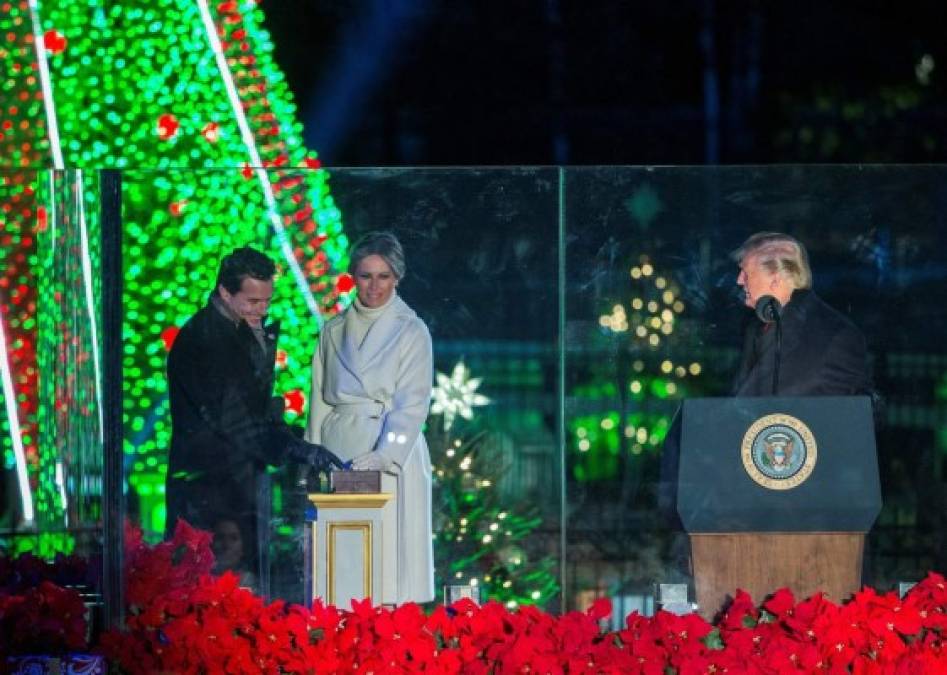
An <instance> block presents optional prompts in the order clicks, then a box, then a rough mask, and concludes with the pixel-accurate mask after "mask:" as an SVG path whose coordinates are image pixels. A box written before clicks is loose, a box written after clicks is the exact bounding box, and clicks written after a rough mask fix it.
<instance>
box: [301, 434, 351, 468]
mask: <svg viewBox="0 0 947 675" xmlns="http://www.w3.org/2000/svg"><path fill="white" fill-rule="evenodd" d="M289 456H290V458H292V459H293V460H294V461H297V462H299V463H300V464H308V465H309V466H311V467H312V468H313V469H314V470H315V471H316V472H318V473H329V472H330V471H332V469H333V468H335V469H344V468H345V463H344V462H343V461H342V460H341V459H339V458H338V457H336V455H335V453H334V452H332V451H331V450H329V449H328V448H327V447H325V446H324V445H319V444H317V443H308V442H307V441H302V440H297V441H295V442H294V443H292V444H291V445H290V448H289Z"/></svg>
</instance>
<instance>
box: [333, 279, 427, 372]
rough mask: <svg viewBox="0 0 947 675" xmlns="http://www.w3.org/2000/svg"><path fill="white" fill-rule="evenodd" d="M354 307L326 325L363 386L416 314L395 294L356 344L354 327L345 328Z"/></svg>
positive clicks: (337, 351) (343, 359) (352, 314)
mask: <svg viewBox="0 0 947 675" xmlns="http://www.w3.org/2000/svg"><path fill="white" fill-rule="evenodd" d="M355 311H356V310H355V308H353V307H349V309H347V310H346V312H345V314H343V315H342V317H341V320H340V321H335V322H333V323H332V324H331V325H329V326H327V330H326V333H327V337H328V338H329V340H330V341H331V343H332V346H333V348H334V351H335V352H336V354H338V356H339V360H340V361H341V362H342V365H343V366H344V367H345V369H346V370H348V371H349V372H351V373H352V375H354V376H355V377H356V378H358V380H359V381H360V382H361V383H362V385H363V386H364V385H365V380H364V376H365V375H366V374H367V373H368V371H369V369H370V368H371V367H372V366H373V365H374V363H375V362H376V361H377V360H378V358H379V357H380V356H381V355H382V354H383V353H385V352H386V351H387V350H388V349H389V348H390V346H391V345H392V344H394V343H395V342H396V341H397V339H398V336H399V335H400V334H401V332H402V331H403V330H404V329H405V327H406V326H407V325H408V323H409V321H410V320H411V319H412V318H413V317H414V316H416V315H415V313H414V310H412V309H411V308H410V307H408V305H407V303H405V301H404V300H402V299H401V297H400V296H395V298H394V300H392V302H391V305H390V306H389V307H388V308H387V309H386V310H385V311H384V312H383V313H382V314H381V315H380V316H379V317H378V318H377V319H375V322H374V323H373V324H372V326H371V328H369V330H368V334H367V335H366V336H365V339H364V341H363V342H362V345H361V348H359V346H358V345H357V344H355V339H354V336H353V335H352V333H353V331H347V330H346V324H348V323H350V322H352V321H355V320H356V317H355V316H354V313H355Z"/></svg>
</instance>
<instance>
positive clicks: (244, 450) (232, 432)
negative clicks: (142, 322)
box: [166, 301, 292, 549]
mask: <svg viewBox="0 0 947 675" xmlns="http://www.w3.org/2000/svg"><path fill="white" fill-rule="evenodd" d="M278 332H279V327H278V326H277V325H268V326H266V328H265V330H264V340H263V342H264V345H265V347H261V345H260V343H259V342H258V341H257V339H256V337H255V336H254V335H253V332H252V330H251V329H250V326H248V325H247V323H246V322H245V321H240V322H239V323H235V322H234V321H233V320H231V319H230V318H228V317H226V316H224V315H223V314H222V313H221V312H220V310H218V309H217V308H216V307H215V306H214V304H213V302H211V301H209V302H208V303H207V305H205V306H204V307H203V308H202V309H201V310H199V311H198V312H197V313H196V314H195V315H194V316H193V317H191V318H190V319H189V320H188V321H187V323H185V324H184V326H183V327H182V328H181V331H180V333H178V336H177V338H175V341H174V344H173V346H172V348H171V352H170V353H169V354H168V394H169V397H170V402H171V451H170V454H169V458H168V475H167V480H166V486H167V523H168V529H169V532H173V528H174V525H175V521H176V520H177V518H178V516H183V517H184V518H185V519H186V520H188V521H189V522H191V523H192V524H193V525H196V526H199V527H204V528H211V527H213V524H214V520H215V519H216V518H221V517H224V516H227V517H231V518H232V519H233V520H235V521H236V522H237V523H238V525H239V526H240V528H241V531H242V534H243V536H244V547H245V549H252V540H253V539H254V538H255V531H256V514H257V504H256V499H257V476H259V475H260V474H261V473H262V472H263V470H264V468H265V465H266V464H279V463H281V462H282V461H283V457H282V455H283V452H284V451H285V448H286V445H287V442H288V439H290V438H291V437H292V434H291V432H290V430H289V428H288V427H287V426H286V425H285V424H284V423H283V422H282V420H281V419H280V417H281V412H282V411H281V410H280V411H277V410H275V409H274V408H275V407H274V405H273V398H272V390H273V372H274V368H275V362H276V341H277V337H278ZM248 540H249V541H248Z"/></svg>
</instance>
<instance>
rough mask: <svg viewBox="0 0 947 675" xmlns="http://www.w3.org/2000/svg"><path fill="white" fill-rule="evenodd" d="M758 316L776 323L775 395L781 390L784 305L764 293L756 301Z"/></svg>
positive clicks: (774, 356) (766, 321)
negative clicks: (781, 319) (780, 368)
mask: <svg viewBox="0 0 947 675" xmlns="http://www.w3.org/2000/svg"><path fill="white" fill-rule="evenodd" d="M755 309H756V316H757V317H758V318H759V320H760V321H762V322H763V323H767V324H768V323H773V322H775V323H776V349H775V350H774V352H773V396H776V393H777V391H778V390H779V361H780V358H781V356H782V351H783V325H782V322H781V321H780V314H781V313H782V310H783V306H782V305H781V304H779V300H777V299H776V298H774V297H773V296H772V295H764V296H763V297H761V298H760V299H759V300H757V301H756V308H755Z"/></svg>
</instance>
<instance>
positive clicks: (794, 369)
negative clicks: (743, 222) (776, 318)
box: [733, 289, 872, 396]
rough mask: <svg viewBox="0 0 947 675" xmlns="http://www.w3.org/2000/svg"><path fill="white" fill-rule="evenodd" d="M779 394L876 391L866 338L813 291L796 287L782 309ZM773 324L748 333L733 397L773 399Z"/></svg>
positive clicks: (754, 327)
mask: <svg viewBox="0 0 947 675" xmlns="http://www.w3.org/2000/svg"><path fill="white" fill-rule="evenodd" d="M781 323H782V349H781V350H780V351H781V354H780V367H779V389H778V391H776V392H775V394H776V395H778V396H857V395H870V394H871V393H872V382H871V376H870V374H869V371H868V356H867V348H866V346H865V336H864V335H862V333H861V331H860V330H858V328H856V327H855V325H854V324H853V323H852V322H851V321H849V320H848V318H847V317H845V316H844V315H842V314H841V313H839V312H838V311H836V310H834V309H832V308H831V307H829V306H828V305H827V304H826V303H825V302H823V301H822V299H821V298H819V296H817V295H816V294H815V293H813V292H812V291H811V290H803V289H797V290H795V291H793V294H792V297H791V298H790V300H789V302H788V303H786V306H785V307H784V308H783V311H782V315H781ZM775 352H776V330H775V324H769V325H768V326H767V325H766V324H763V323H760V322H758V321H753V322H752V325H751V326H750V327H749V328H748V329H747V332H746V335H745V339H744V344H743V358H742V360H741V363H740V370H739V371H738V373H737V376H736V379H735V380H734V385H733V395H734V396H772V395H774V392H773V369H774V367H775V363H776V360H775Z"/></svg>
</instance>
